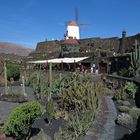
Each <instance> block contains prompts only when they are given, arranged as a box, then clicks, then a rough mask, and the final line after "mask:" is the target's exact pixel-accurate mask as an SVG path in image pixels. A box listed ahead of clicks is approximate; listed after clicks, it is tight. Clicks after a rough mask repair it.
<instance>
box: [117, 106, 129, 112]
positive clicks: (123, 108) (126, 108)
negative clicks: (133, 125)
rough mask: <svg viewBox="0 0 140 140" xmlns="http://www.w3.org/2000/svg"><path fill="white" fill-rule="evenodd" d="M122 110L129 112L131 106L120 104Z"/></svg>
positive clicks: (119, 107)
mask: <svg viewBox="0 0 140 140" xmlns="http://www.w3.org/2000/svg"><path fill="white" fill-rule="evenodd" d="M118 109H119V111H120V112H129V110H130V108H129V107H128V106H118Z"/></svg>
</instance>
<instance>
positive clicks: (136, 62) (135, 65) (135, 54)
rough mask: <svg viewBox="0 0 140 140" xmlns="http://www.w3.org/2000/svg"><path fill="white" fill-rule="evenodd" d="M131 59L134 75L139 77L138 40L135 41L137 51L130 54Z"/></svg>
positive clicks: (139, 53)
mask: <svg viewBox="0 0 140 140" xmlns="http://www.w3.org/2000/svg"><path fill="white" fill-rule="evenodd" d="M130 57H131V67H132V68H133V71H134V75H135V76H138V70H139V69H140V47H138V43H137V40H135V51H134V52H131V53H130Z"/></svg>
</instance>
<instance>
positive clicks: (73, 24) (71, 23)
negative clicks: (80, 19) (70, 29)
mask: <svg viewBox="0 0 140 140" xmlns="http://www.w3.org/2000/svg"><path fill="white" fill-rule="evenodd" d="M69 26H77V23H76V22H75V21H72V22H70V23H69Z"/></svg>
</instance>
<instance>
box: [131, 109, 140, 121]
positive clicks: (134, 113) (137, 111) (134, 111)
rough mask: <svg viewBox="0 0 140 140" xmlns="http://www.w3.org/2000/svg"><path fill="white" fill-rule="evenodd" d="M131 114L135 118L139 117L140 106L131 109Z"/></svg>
mask: <svg viewBox="0 0 140 140" xmlns="http://www.w3.org/2000/svg"><path fill="white" fill-rule="evenodd" d="M129 114H130V116H132V118H133V119H138V117H139V116H140V108H137V107H133V108H131V109H130V111H129Z"/></svg>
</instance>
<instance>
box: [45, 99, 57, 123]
mask: <svg viewBox="0 0 140 140" xmlns="http://www.w3.org/2000/svg"><path fill="white" fill-rule="evenodd" d="M47 115H48V121H49V122H51V121H52V120H53V119H54V118H55V111H54V104H53V100H52V99H50V100H49V102H48V104H47Z"/></svg>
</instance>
